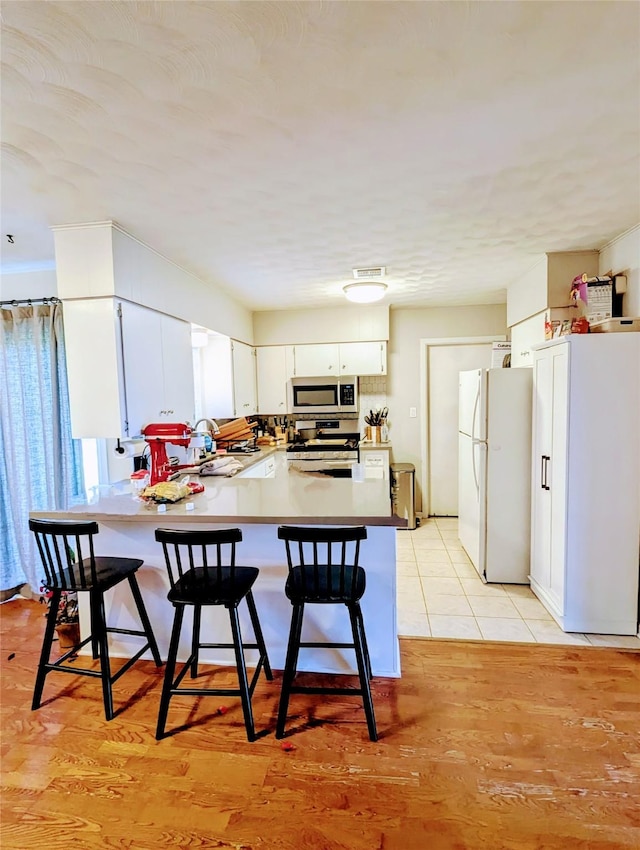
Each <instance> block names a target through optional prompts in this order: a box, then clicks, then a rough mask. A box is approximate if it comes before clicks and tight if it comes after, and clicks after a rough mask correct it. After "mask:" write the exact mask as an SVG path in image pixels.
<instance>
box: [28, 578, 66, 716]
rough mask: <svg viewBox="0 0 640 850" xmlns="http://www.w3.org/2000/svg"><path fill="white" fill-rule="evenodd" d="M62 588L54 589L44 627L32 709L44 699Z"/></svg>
mask: <svg viewBox="0 0 640 850" xmlns="http://www.w3.org/2000/svg"><path fill="white" fill-rule="evenodd" d="M61 596H62V591H61V590H54V591H53V594H52V596H51V604H50V605H49V611H48V612H47V623H46V625H45V628H44V637H43V639H42V649H41V650H40V661H39V662H38V672H37V674H36V684H35V687H34V689H33V701H32V703H31V710H32V711H34V710H35V709H36V708H40V700H41V699H42V691H43V689H44V680H45V678H46V675H47V672H48V671H47V668H46V665H47V664H48V663H49V657H50V655H51V645H52V643H53V632H54V630H55V627H56V617H57V614H58V606H59V604H60V597H61Z"/></svg>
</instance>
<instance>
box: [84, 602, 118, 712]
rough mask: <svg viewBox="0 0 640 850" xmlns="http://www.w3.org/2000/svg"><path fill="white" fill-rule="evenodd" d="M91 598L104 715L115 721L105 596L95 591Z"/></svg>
mask: <svg viewBox="0 0 640 850" xmlns="http://www.w3.org/2000/svg"><path fill="white" fill-rule="evenodd" d="M89 598H90V600H91V609H92V620H93V623H94V628H95V630H96V632H97V635H96V639H97V641H98V647H99V652H100V678H101V679H102V699H103V702H104V713H105V717H106V718H107V720H113V694H112V691H111V666H110V664H109V643H108V635H107V619H106V614H105V610H104V595H103V594H102V593H101V592H100V591H94V592H92V593H91V594H90V595H89ZM94 609H95V610H94Z"/></svg>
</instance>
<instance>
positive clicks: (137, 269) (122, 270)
mask: <svg viewBox="0 0 640 850" xmlns="http://www.w3.org/2000/svg"><path fill="white" fill-rule="evenodd" d="M53 232H54V241H55V250H56V267H57V273H58V292H59V297H60V298H62V299H63V300H64V299H76V298H87V297H99V296H105V295H116V296H119V297H121V298H124V299H126V300H129V301H134V302H135V303H136V304H141V305H142V306H144V307H150V308H151V309H153V310H158V311H159V312H161V313H167V314H168V315H170V316H175V317H176V318H178V319H184V320H185V321H188V322H193V323H195V324H199V325H202V326H204V327H207V328H210V329H211V330H215V331H218V332H220V333H224V334H227V335H228V336H230V337H233V338H234V339H238V340H241V341H242V342H247V343H249V344H252V342H253V320H252V314H251V312H250V311H249V310H248V309H247V308H245V307H243V306H242V305H240V304H239V303H238V302H236V301H234V299H233V298H231V297H230V296H228V295H227V294H226V293H225V292H223V291H222V290H221V289H219V288H217V287H216V286H214V285H213V284H207V283H204V282H203V281H201V280H199V279H198V278H197V277H195V276H194V275H192V274H190V273H189V272H187V271H185V270H184V269H182V268H181V267H180V266H177V265H176V264H175V263H173V262H171V260H168V259H167V258H166V257H163V256H162V255H161V254H159V253H158V252H157V251H155V250H154V249H153V248H150V247H149V246H148V245H145V244H144V243H143V242H140V240H138V239H136V238H135V237H133V236H131V235H130V234H128V233H126V232H125V231H124V230H122V229H121V228H120V227H118V225H116V224H115V223H113V222H95V223H89V224H82V225H71V226H68V227H55V228H53Z"/></svg>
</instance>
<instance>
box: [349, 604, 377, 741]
mask: <svg viewBox="0 0 640 850" xmlns="http://www.w3.org/2000/svg"><path fill="white" fill-rule="evenodd" d="M347 608H348V609H349V619H350V620H351V631H352V632H353V645H354V648H355V651H356V660H357V662H358V676H359V678H360V689H361V691H362V701H363V703H364V713H365V716H366V718H367V726H368V728H369V738H370V739H371V740H372V741H377V740H378V731H377V729H376V718H375V715H374V713H373V700H372V698H371V685H370V683H369V675H368V670H367V665H366V661H365V653H364V647H363V641H362V634H361V632H360V623H359V618H358V614H359V611H358V609H357V608H356V606H355V605H347ZM358 608H359V606H358ZM361 616H362V615H360V618H361Z"/></svg>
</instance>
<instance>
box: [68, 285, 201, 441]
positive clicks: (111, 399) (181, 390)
mask: <svg viewBox="0 0 640 850" xmlns="http://www.w3.org/2000/svg"><path fill="white" fill-rule="evenodd" d="M64 325H65V345H66V351H67V371H68V379H69V401H70V407H71V421H72V433H73V436H74V437H76V438H83V437H87V438H91V437H106V438H119V439H127V438H130V437H135V436H138V435H139V434H140V431H141V429H142V427H143V426H144V425H146V424H147V423H149V422H162V421H174V422H181V421H185V420H188V421H192V420H193V416H194V386H193V363H192V354H191V326H190V325H189V323H188V322H183V321H181V320H180V319H175V318H173V317H171V316H166V315H164V314H162V313H158V312H156V311H155V310H149V309H147V308H146V307H141V306H140V305H139V304H133V303H131V302H128V301H121V300H120V299H114V298H95V299H85V300H79V301H65V302H64Z"/></svg>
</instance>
